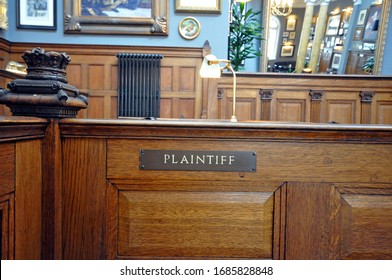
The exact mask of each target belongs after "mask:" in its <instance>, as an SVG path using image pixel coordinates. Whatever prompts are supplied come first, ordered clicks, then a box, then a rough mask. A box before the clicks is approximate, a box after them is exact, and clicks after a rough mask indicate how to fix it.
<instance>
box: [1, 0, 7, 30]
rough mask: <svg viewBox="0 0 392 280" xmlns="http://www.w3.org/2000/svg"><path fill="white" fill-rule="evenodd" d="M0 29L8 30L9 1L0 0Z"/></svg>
mask: <svg viewBox="0 0 392 280" xmlns="http://www.w3.org/2000/svg"><path fill="white" fill-rule="evenodd" d="M0 29H3V30H7V29H8V17H7V0H0Z"/></svg>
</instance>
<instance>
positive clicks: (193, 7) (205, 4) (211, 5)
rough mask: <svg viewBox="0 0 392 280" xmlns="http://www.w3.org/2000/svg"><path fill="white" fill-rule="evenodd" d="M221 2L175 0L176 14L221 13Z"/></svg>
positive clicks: (211, 0)
mask: <svg viewBox="0 0 392 280" xmlns="http://www.w3.org/2000/svg"><path fill="white" fill-rule="evenodd" d="M221 9H222V0H204V1H193V0H176V12H184V13H195V12H197V13H218V14H220V13H221Z"/></svg>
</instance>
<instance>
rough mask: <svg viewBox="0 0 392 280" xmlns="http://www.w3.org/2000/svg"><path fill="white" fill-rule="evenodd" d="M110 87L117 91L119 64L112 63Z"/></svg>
mask: <svg viewBox="0 0 392 280" xmlns="http://www.w3.org/2000/svg"><path fill="white" fill-rule="evenodd" d="M109 67H110V78H111V81H110V89H111V90H115V91H117V89H118V66H117V65H110V66H109Z"/></svg>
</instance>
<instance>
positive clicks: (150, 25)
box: [64, 0, 168, 35]
mask: <svg viewBox="0 0 392 280" xmlns="http://www.w3.org/2000/svg"><path fill="white" fill-rule="evenodd" d="M167 20H168V1H167V0H144V1H141V0H121V1H89V0H64V33H77V34H81V33H86V34H134V35H168V21H167Z"/></svg>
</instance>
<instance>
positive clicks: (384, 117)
mask: <svg viewBox="0 0 392 280" xmlns="http://www.w3.org/2000/svg"><path fill="white" fill-rule="evenodd" d="M376 104H377V110H376V112H377V116H376V123H380V124H392V102H391V101H389V102H388V101H378V102H377V103H376Z"/></svg>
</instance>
